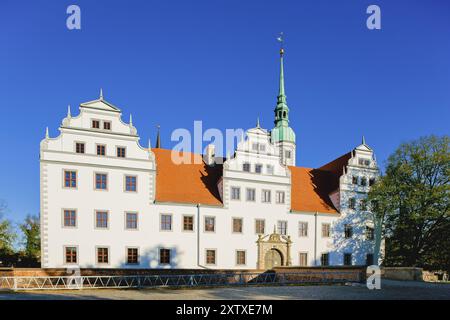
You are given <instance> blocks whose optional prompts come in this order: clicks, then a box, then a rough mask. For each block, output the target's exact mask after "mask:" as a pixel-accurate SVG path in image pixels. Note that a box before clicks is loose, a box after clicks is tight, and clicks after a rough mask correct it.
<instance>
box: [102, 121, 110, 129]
mask: <svg viewBox="0 0 450 320" xmlns="http://www.w3.org/2000/svg"><path fill="white" fill-rule="evenodd" d="M103 129H105V130H111V122H110V121H104V122H103Z"/></svg>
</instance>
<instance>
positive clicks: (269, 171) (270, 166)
mask: <svg viewBox="0 0 450 320" xmlns="http://www.w3.org/2000/svg"><path fill="white" fill-rule="evenodd" d="M266 168H267V174H273V166H272V165H270V164H268V165H267V166H266Z"/></svg>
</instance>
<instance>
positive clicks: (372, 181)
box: [369, 178, 375, 186]
mask: <svg viewBox="0 0 450 320" xmlns="http://www.w3.org/2000/svg"><path fill="white" fill-rule="evenodd" d="M374 184H375V178H371V179H369V186H373V185H374Z"/></svg>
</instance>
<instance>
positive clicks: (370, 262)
mask: <svg viewBox="0 0 450 320" xmlns="http://www.w3.org/2000/svg"><path fill="white" fill-rule="evenodd" d="M366 265H368V266H371V265H373V254H372V253H368V254H367V255H366Z"/></svg>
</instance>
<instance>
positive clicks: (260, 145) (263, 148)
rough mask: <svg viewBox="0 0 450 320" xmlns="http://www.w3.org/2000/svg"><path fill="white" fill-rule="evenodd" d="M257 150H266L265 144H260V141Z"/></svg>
mask: <svg viewBox="0 0 450 320" xmlns="http://www.w3.org/2000/svg"><path fill="white" fill-rule="evenodd" d="M259 151H261V152H265V151H266V145H265V144H262V143H260V144H259Z"/></svg>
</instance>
